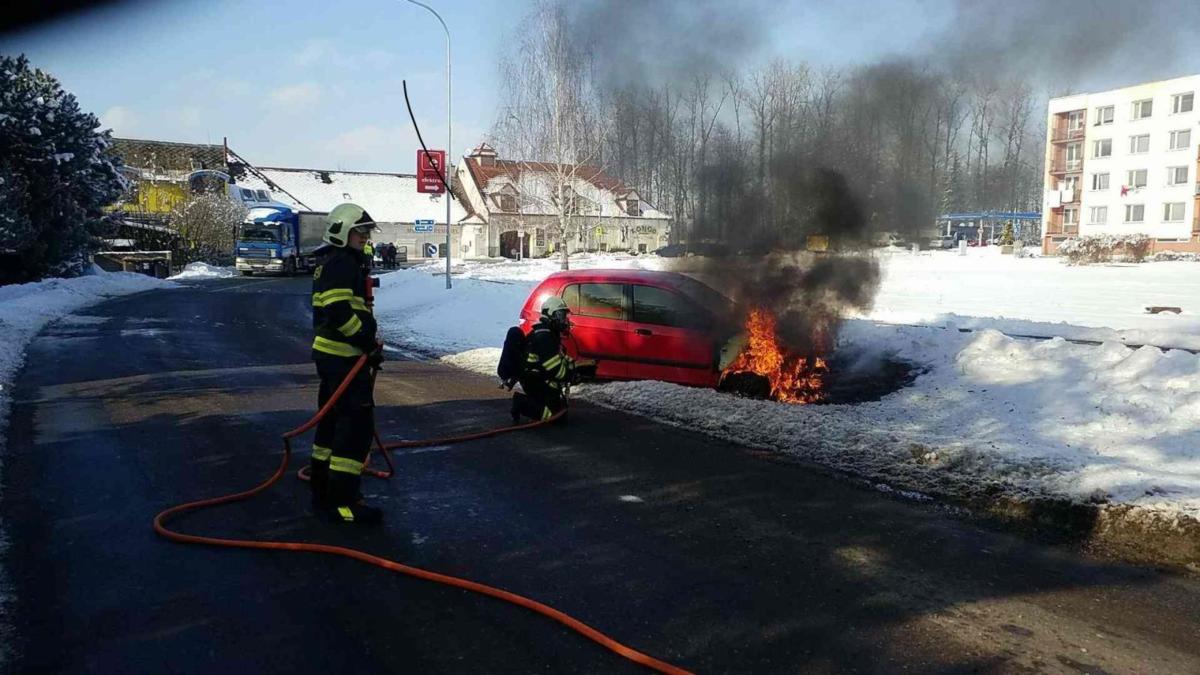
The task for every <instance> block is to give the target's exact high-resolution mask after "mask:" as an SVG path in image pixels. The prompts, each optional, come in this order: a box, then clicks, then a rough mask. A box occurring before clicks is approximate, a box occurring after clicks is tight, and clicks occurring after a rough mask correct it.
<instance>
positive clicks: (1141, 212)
mask: <svg viewBox="0 0 1200 675" xmlns="http://www.w3.org/2000/svg"><path fill="white" fill-rule="evenodd" d="M1145 220H1146V205H1145V204H1126V205H1125V222H1127V223H1140V222H1143V221H1145Z"/></svg>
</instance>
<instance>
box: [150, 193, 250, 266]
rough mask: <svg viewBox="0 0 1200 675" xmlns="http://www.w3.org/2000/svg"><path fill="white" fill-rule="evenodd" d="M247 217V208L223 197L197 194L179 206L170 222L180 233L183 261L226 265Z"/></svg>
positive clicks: (173, 211)
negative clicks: (237, 234) (240, 227)
mask: <svg viewBox="0 0 1200 675" xmlns="http://www.w3.org/2000/svg"><path fill="white" fill-rule="evenodd" d="M245 216H246V207H245V206H243V205H242V203H241V202H236V201H234V200H232V199H230V198H229V197H227V196H225V195H223V194H202V195H197V196H194V197H191V198H189V199H187V200H185V201H183V202H181V203H179V204H178V205H176V206H175V208H174V209H172V211H171V215H170V220H169V222H170V225H171V228H172V229H174V230H175V231H176V232H178V233H179V237H180V240H181V241H180V247H181V249H182V250H181V251H180V255H181V257H182V258H183V260H182V261H181V262H183V263H189V262H196V261H202V262H209V263H217V264H220V263H224V262H226V261H227V260H228V258H229V257H230V256H231V255H232V253H233V244H234V240H235V236H234V232H235V230H236V228H237V226H238V224H239V223H241V222H242V220H243V219H244V218H245Z"/></svg>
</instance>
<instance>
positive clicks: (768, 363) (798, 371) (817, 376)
mask: <svg viewBox="0 0 1200 675" xmlns="http://www.w3.org/2000/svg"><path fill="white" fill-rule="evenodd" d="M777 326H778V319H777V317H776V316H775V314H774V313H773V312H771V311H770V310H769V309H766V308H763V307H756V308H754V309H752V310H750V312H749V313H748V314H747V315H746V322H745V331H746V346H745V347H744V348H743V349H742V352H741V353H740V354H739V355H738V357H737V359H736V360H734V362H733V363H731V364H730V365H729V366H728V367H727V368H726V369H725V371H724V372H723V374H722V387H721V388H722V389H733V390H743V391H745V383H747V382H751V383H753V382H754V380H758V382H759V383H761V382H762V380H763V379H765V381H766V383H768V384H769V391H767V392H761V393H762V394H765V395H764V396H762V398H770V399H771V400H774V401H779V402H780V403H794V404H805V403H817V402H819V401H821V399H822V398H823V397H824V395H825V386H826V379H827V378H828V376H829V366H828V364H827V363H826V362H825V359H823V358H821V357H820V356H818V355H815V354H799V353H796V352H795V351H793V350H791V349H788V348H787V347H786V346H785V345H784V343H783V342H782V341H781V340H780V337H779V333H778V332H777ZM821 342H823V341H822V340H820V339H818V338H816V337H814V339H813V341H812V343H813V344H820V343H821ZM748 374H753V375H756V376H758V377H757V378H749V377H747V375H748Z"/></svg>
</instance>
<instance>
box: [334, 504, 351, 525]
mask: <svg viewBox="0 0 1200 675" xmlns="http://www.w3.org/2000/svg"><path fill="white" fill-rule="evenodd" d="M337 512H338V515H339V516H341V517H342V520H344V521H346V522H347V523H353V522H354V509H351V508H350V507H349V506H339V507H337Z"/></svg>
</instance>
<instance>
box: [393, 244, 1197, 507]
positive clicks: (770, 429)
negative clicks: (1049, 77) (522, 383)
mask: <svg viewBox="0 0 1200 675" xmlns="http://www.w3.org/2000/svg"><path fill="white" fill-rule="evenodd" d="M880 261H881V264H882V265H883V270H884V280H883V284H882V286H881V288H880V291H879V295H878V297H877V300H876V303H875V307H874V308H873V309H872V310H871V311H870V312H867V313H865V314H864V315H862V316H860V317H856V318H854V319H852V320H850V321H847V323H846V325H845V328H844V329H843V331H842V334H841V336H840V339H839V343H840V346H841V347H844V348H850V349H855V350H859V351H861V352H863V353H864V354H866V355H882V354H887V355H890V356H893V357H896V358H902V359H906V360H909V361H912V362H914V363H916V364H919V365H920V366H921V367H923V368H925V372H924V374H922V375H921V376H920V377H918V378H917V380H916V382H915V383H914V384H913V386H911V387H908V388H905V389H903V390H901V391H899V392H897V393H895V394H892V395H890V396H888V397H885V398H884V399H883V400H881V401H878V402H872V403H862V404H858V405H819V406H787V405H781V404H777V403H773V402H768V401H752V400H748V399H740V398H735V397H732V396H729V395H726V394H721V393H718V392H715V391H710V390H704V389H695V388H688V387H680V386H676V385H671V384H665V383H660V382H625V383H610V384H604V385H588V386H584V387H580V388H578V389H577V393H578V395H579V396H581V397H584V398H586V399H588V400H591V401H593V402H596V403H598V404H601V405H606V406H611V407H614V408H618V409H622V410H627V411H630V412H635V413H638V414H642V415H646V416H649V417H653V418H656V419H660V420H662V421H665V422H667V423H671V424H676V425H679V426H681V427H686V428H690V429H699V430H702V431H705V432H707V433H710V434H713V435H716V436H720V437H723V438H728V439H730V440H734V441H737V442H739V443H745V444H749V445H754V446H759V447H764V448H770V449H773V450H777V451H779V452H784V453H788V454H793V455H797V456H800V457H803V458H805V459H809V460H813V461H817V462H820V463H822V464H825V465H827V466H832V467H835V468H839V469H844V470H848V471H852V472H854V473H857V474H861V475H864V476H867V477H870V478H872V479H876V480H879V481H880V482H884V483H886V484H888V485H893V486H896V487H899V488H902V489H907V490H926V491H930V492H942V493H944V492H947V491H952V492H956V493H962V494H967V495H969V494H978V493H979V491H980V490H993V489H1000V490H1002V491H1005V492H1008V493H1009V494H1013V495H1016V496H1031V495H1042V496H1068V497H1072V498H1076V499H1079V500H1091V501H1109V502H1114V503H1124V504H1132V505H1137V506H1140V507H1146V508H1149V509H1155V510H1168V511H1172V512H1175V513H1181V514H1186V515H1189V516H1193V517H1200V356H1197V355H1194V354H1190V353H1188V352H1185V351H1180V350H1169V351H1163V350H1160V349H1156V348H1154V347H1142V348H1131V347H1128V346H1126V345H1127V344H1151V345H1160V346H1164V347H1189V348H1193V347H1194V348H1200V264H1197V263H1189V262H1161V263H1145V264H1141V265H1103V266H1090V267H1068V266H1066V265H1065V264H1063V262H1062V261H1061V260H1059V259H1055V258H1023V259H1017V258H1013V257H1011V256H1001V255H999V254H998V253H997V252H996V250H995V249H982V250H980V249H973V250H970V251H968V255H966V256H959V255H958V253H957V252H941V251H938V252H933V253H922V254H919V255H913V254H911V253H908V252H882V253H881V254H880ZM694 263H695V261H690V260H686V259H685V260H682V261H680V260H674V259H663V258H657V257H655V256H636V257H634V256H627V255H624V256H622V255H606V254H599V255H593V256H589V257H585V258H579V259H577V258H572V268H575V269H580V268H584V267H638V268H643V269H678V268H679V267H677V266H680V265H682V267H684V268H687V267H689V266H691V267H693V268H694ZM443 264H444V263H443ZM442 269H444V268H439V267H438V266H437V263H436V262H434V263H430V264H428V265H425V266H419V267H416V268H413V269H411V270H408V271H403V272H398V273H395V274H389V275H386V276H385V277H384V288H383V289H382V292H381V296H380V301H379V303H380V304H379V306H380V308H381V311H380V312H379V315H380V319H381V324H382V325H383V327H384V331H385V333H386V334H387V336H388V337H389V339H391V340H396V341H400V342H401V343H403V344H405V345H407V346H410V347H415V348H418V349H420V350H421V351H423V352H425V353H427V354H433V355H438V356H441V357H442V359H443V360H444V361H446V362H448V363H451V364H453V365H456V366H459V367H463V368H467V369H469V370H473V371H476V372H480V373H483V374H488V375H491V374H494V370H495V364H496V359H497V358H498V355H499V346H500V344H501V342H502V341H503V338H504V331H505V330H506V329H507V328H508V326H511V325H513V324H514V323H515V322H516V319H517V312H518V311H519V309H520V306H521V304H522V303H523V302H524V300H525V298H526V296H527V295H528V293H529V292H530V291H531V290H532V289H533V287H534V286H535V285H536V283H537V281H539V280H540V279H542V278H543V277H544V276H545V275H547V274H549V273H551V272H554V271H557V269H558V262H557V260H545V259H540V260H528V261H522V262H520V263H516V262H512V261H468V262H465V263H459V264H458V265H457V266H456V267H455V274H454V284H455V290H454V291H453V292H451V293H447V292H446V290H445V278H444V276H431V274H436V273H437V272H438V271H440V270H442ZM1150 305H1166V306H1177V307H1181V308H1182V309H1183V313H1182V314H1180V315H1178V316H1176V315H1174V314H1159V315H1151V314H1147V313H1146V312H1145V307H1147V306H1150ZM954 328H972V329H973V331H971V332H960V331H959V330H954ZM998 331H1001V332H998ZM1002 333H1008V335H1005V334H1002ZM1014 334H1015V335H1039V336H1047V337H1053V336H1062V337H1067V338H1071V339H1089V340H1096V341H1100V342H1103V343H1104V344H1102V345H1101V346H1093V345H1081V344H1075V343H1071V342H1067V341H1065V340H1063V339H1054V340H1029V339H1021V338H1014V337H1010V335H1014ZM1122 343H1124V344H1122Z"/></svg>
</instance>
